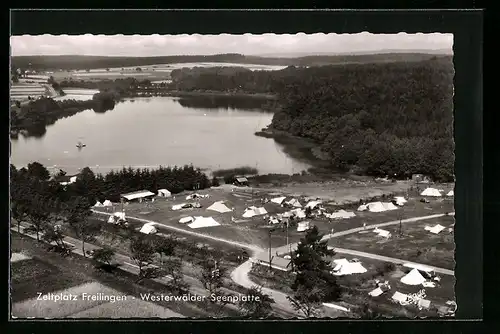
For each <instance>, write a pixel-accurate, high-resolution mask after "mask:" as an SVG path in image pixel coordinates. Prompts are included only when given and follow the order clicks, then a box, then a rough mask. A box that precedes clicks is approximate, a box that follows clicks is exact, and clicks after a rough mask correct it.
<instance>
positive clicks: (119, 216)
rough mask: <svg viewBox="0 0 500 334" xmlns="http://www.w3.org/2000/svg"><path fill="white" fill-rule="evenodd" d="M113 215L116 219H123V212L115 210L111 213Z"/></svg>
mask: <svg viewBox="0 0 500 334" xmlns="http://www.w3.org/2000/svg"><path fill="white" fill-rule="evenodd" d="M113 216H114V217H115V218H117V219H118V220H125V212H119V211H118V212H115V213H113Z"/></svg>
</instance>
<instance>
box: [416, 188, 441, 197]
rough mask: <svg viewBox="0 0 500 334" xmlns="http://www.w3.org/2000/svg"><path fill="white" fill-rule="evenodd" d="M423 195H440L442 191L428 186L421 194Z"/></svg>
mask: <svg viewBox="0 0 500 334" xmlns="http://www.w3.org/2000/svg"><path fill="white" fill-rule="evenodd" d="M420 195H421V196H431V197H440V196H441V193H440V192H439V190H437V189H436V188H427V189H425V190H424V191H422V193H421V194H420Z"/></svg>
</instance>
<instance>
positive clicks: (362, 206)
mask: <svg viewBox="0 0 500 334" xmlns="http://www.w3.org/2000/svg"><path fill="white" fill-rule="evenodd" d="M366 210H368V206H367V205H366V204H363V205H360V206H359V207H358V211H366Z"/></svg>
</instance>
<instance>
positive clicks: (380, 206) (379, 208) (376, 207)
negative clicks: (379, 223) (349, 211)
mask: <svg viewBox="0 0 500 334" xmlns="http://www.w3.org/2000/svg"><path fill="white" fill-rule="evenodd" d="M397 208H398V207H397V206H395V205H394V204H392V203H391V202H387V203H383V202H372V203H368V204H363V205H360V206H359V207H358V211H367V210H368V211H370V212H384V211H391V210H397Z"/></svg>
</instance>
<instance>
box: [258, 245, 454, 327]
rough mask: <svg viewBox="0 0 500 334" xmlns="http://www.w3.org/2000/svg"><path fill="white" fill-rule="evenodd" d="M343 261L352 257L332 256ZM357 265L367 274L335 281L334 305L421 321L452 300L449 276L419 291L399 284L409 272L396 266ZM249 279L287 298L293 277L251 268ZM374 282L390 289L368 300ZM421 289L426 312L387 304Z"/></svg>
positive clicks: (379, 263) (370, 262)
mask: <svg viewBox="0 0 500 334" xmlns="http://www.w3.org/2000/svg"><path fill="white" fill-rule="evenodd" d="M341 258H344V259H347V260H349V261H351V260H352V259H353V258H354V257H353V256H349V255H344V254H336V255H335V256H333V257H331V258H330V260H332V261H333V260H334V259H341ZM360 262H361V264H362V265H363V266H364V267H365V268H366V270H367V272H366V273H363V274H353V275H348V276H341V277H338V278H337V280H338V283H339V285H340V286H341V288H342V297H341V300H340V301H339V302H336V304H338V305H341V306H344V307H347V308H351V309H354V308H355V307H356V306H360V305H364V304H367V305H369V306H370V308H372V309H374V310H376V311H377V312H380V313H382V314H383V315H385V316H401V317H421V316H428V315H433V314H436V309H437V308H438V307H442V306H444V305H445V303H446V302H447V301H449V300H454V288H455V278H454V277H453V276H449V275H440V277H441V282H440V283H439V285H437V286H436V287H434V288H423V287H422V286H421V285H420V286H410V285H405V284H403V283H402V282H401V281H400V279H401V277H403V276H404V275H405V274H406V273H408V272H409V271H410V269H408V268H405V267H403V266H400V265H395V266H390V265H389V266H388V265H387V264H386V263H385V262H382V261H377V260H372V259H364V258H363V259H360ZM249 276H250V278H251V279H252V280H253V281H254V282H256V283H257V284H260V285H263V286H264V287H267V288H272V289H276V290H280V291H282V292H284V293H287V294H292V293H293V291H292V290H291V288H290V286H291V284H292V282H293V280H294V275H292V274H290V273H285V272H282V271H277V270H272V271H269V270H268V268H267V267H265V266H259V265H254V266H253V267H252V270H251V272H250V273H249ZM376 280H379V281H381V282H385V281H388V283H389V285H390V287H391V289H390V291H388V292H385V293H384V294H382V295H381V296H378V297H371V296H369V295H368V293H369V292H370V291H372V290H374V289H375V288H376V287H377V284H376ZM421 289H424V290H425V293H426V299H428V300H430V301H431V307H430V309H429V310H428V311H425V310H422V311H419V310H418V309H417V308H416V307H412V306H401V305H399V304H396V303H394V302H393V301H392V300H391V297H392V295H393V294H394V293H395V292H396V291H398V292H400V293H405V294H409V293H416V292H418V291H419V290H421Z"/></svg>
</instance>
